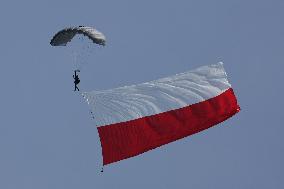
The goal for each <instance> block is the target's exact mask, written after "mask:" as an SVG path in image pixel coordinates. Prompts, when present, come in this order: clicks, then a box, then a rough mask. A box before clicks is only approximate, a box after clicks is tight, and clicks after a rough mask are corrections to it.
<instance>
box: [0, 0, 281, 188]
mask: <svg viewBox="0 0 284 189" xmlns="http://www.w3.org/2000/svg"><path fill="white" fill-rule="evenodd" d="M283 10H284V2H283V1H281V0H271V1H265V0H239V1H235V0H214V1H212V0H177V1H169V0H163V1H162V0H160V1H159V0H156V1H153V0H143V1H135V0H120V1H114V0H100V1H98V0H80V1H74V0H61V1H60V0H56V1H55V0H48V1H39V0H26V1H12V0H9V1H8V0H1V2H0V23H1V34H0V41H1V43H0V62H1V74H0V79H1V93H0V188H5V189H18V188H21V189H38V188H41V189H50V188H52V189H59V188H60V189H62V188H68V189H75V188H86V189H89V188H106V189H107V188H125V189H128V188H136V189H140V188H141V189H142V188H163V189H168V188H179V189H183V188H184V189H188V188H195V189H207V188H219V189H225V188H226V189H227V188H231V189H239V188H242V189H246V188H248V189H250V188H258V189H262V188H263V189H264V188H265V189H266V188H277V189H278V188H284V181H283V175H284V174H283V170H284V163H283V159H284V147H283V144H284V138H283V136H282V135H283V131H284V127H283V121H282V118H283V115H284V113H283V109H282V107H283V106H284V103H283V102H284V101H283V100H281V99H282V94H283V92H284V87H283V86H284V85H283V84H282V82H283V81H284V74H283V69H284V64H283V63H284V53H283V49H284V35H283V34H284V25H283V18H284V11H283ZM78 25H86V26H94V27H96V28H97V29H98V30H99V31H101V32H103V33H104V34H105V36H106V38H107V45H106V46H105V47H104V48H101V49H99V50H98V52H96V53H95V55H94V56H90V57H88V58H87V61H88V62H89V63H88V64H87V65H86V66H85V67H84V68H82V70H81V73H80V79H81V83H80V86H79V87H80V89H81V90H82V91H90V90H102V89H110V88H115V87H119V86H125V85H131V84H138V83H142V82H146V81H151V80H154V79H158V78H161V77H166V76H168V75H173V74H176V73H180V72H185V71H187V70H191V69H194V68H197V67H200V66H204V65H209V64H214V63H217V62H220V61H222V62H224V67H225V69H226V71H227V74H228V78H229V81H230V83H231V84H232V87H233V89H234V91H235V94H236V96H237V98H238V102H239V105H240V107H241V111H240V112H239V113H238V114H237V115H235V116H234V117H232V118H230V119H229V120H227V121H225V122H223V123H221V124H219V125H218V126H217V127H213V128H210V129H208V130H206V131H204V132H200V133H198V134H196V135H193V136H190V137H187V138H184V139H182V140H178V141H176V142H173V143H170V144H168V145H165V146H162V147H160V148H157V149H155V150H152V151H150V152H147V153H144V154H143V155H140V156H136V157H134V158H130V159H127V160H124V161H120V162H118V163H114V164H111V165H108V166H106V167H105V169H104V172H103V173H101V172H100V170H101V167H102V155H101V146H100V142H99V137H98V133H97V129H96V127H95V126H94V124H93V122H92V119H91V117H90V114H89V111H88V107H87V104H86V103H85V102H84V100H83V98H82V97H81V95H80V94H79V93H76V92H74V91H73V87H74V86H73V79H72V74H73V68H72V60H71V59H70V56H68V54H67V53H66V52H65V51H64V49H58V48H54V47H51V46H50V44H49V42H50V39H51V38H52V36H53V35H54V34H55V33H56V32H57V31H58V30H60V29H62V28H64V27H67V26H78Z"/></svg>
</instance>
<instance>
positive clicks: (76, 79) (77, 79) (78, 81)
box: [73, 70, 80, 91]
mask: <svg viewBox="0 0 284 189" xmlns="http://www.w3.org/2000/svg"><path fill="white" fill-rule="evenodd" d="M76 71H78V70H75V71H74V72H75V75H73V79H74V84H75V89H74V91H76V89H78V91H79V88H78V87H77V85H78V84H79V83H80V79H79V76H78V75H77V72H76Z"/></svg>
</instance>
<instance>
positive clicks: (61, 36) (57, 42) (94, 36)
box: [50, 26, 106, 46]
mask: <svg viewBox="0 0 284 189" xmlns="http://www.w3.org/2000/svg"><path fill="white" fill-rule="evenodd" d="M77 34H83V35H85V36H87V37H88V38H89V39H91V40H92V41H93V42H94V43H96V44H98V45H103V46H104V45H105V43H106V38H105V36H104V34H103V33H101V32H99V31H98V30H96V29H95V28H93V27H88V26H79V27H68V28H64V29H63V30H61V31H59V32H58V33H56V34H55V35H54V36H53V38H52V39H51V41H50V44H51V45H52V46H66V45H67V43H68V42H70V41H71V40H72V39H73V37H74V36H75V35H77Z"/></svg>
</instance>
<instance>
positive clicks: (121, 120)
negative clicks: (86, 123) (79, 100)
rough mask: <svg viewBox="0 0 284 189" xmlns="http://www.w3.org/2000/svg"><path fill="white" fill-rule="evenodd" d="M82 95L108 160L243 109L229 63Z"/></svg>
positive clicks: (201, 127) (136, 152) (205, 126)
mask: <svg viewBox="0 0 284 189" xmlns="http://www.w3.org/2000/svg"><path fill="white" fill-rule="evenodd" d="M82 95H83V96H84V98H85V99H86V101H87V102H88V104H89V105H90V107H91V111H92V114H93V118H94V122H95V124H96V125H97V127H98V128H97V129H98V132H99V136H100V140H101V146H102V154H103V164H104V165H107V164H110V163H113V162H117V161H120V160H123V159H126V158H129V157H133V156H136V155H139V154H141V153H144V152H146V151H149V150H151V149H154V148H157V147H159V146H162V145H164V144H167V143H170V142H173V141H176V140H178V139H181V138H184V137H186V136H189V135H192V134H194V133H197V132H200V131H202V130H205V129H208V128H210V127H212V126H214V125H216V124H218V123H220V122H222V121H224V120H226V119H228V118H230V117H231V116H233V115H234V114H236V113H237V112H238V111H240V107H239V105H238V103H237V99H236V97H235V95H234V92H233V89H232V88H231V85H230V83H229V82H228V80H227V75H226V72H225V70H224V68H223V63H217V64H213V65H209V66H203V67H200V68H197V69H195V70H192V71H188V72H185V73H181V74H177V75H174V76H171V77H166V78H162V79H158V80H155V81H151V82H146V83H143V84H138V85H132V86H125V87H120V88H116V89H110V90H104V91H91V92H84V93H82Z"/></svg>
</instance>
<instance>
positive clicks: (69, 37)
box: [50, 26, 106, 70]
mask: <svg viewBox="0 0 284 189" xmlns="http://www.w3.org/2000/svg"><path fill="white" fill-rule="evenodd" d="M105 44H106V38H105V36H104V34H103V33H101V32H99V31H98V30H96V29H95V28H93V27H88V26H78V27H67V28H64V29H62V30H60V31H59V32H57V33H56V34H55V35H54V36H53V37H52V39H51V41H50V45H51V46H56V47H58V46H67V47H68V48H66V50H67V51H68V53H69V54H70V55H71V59H72V62H74V65H75V67H74V69H76V70H80V69H81V67H82V66H83V65H84V64H86V63H88V62H89V61H88V60H87V59H88V57H89V56H90V55H92V54H94V52H96V51H97V48H98V47H102V46H105Z"/></svg>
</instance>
